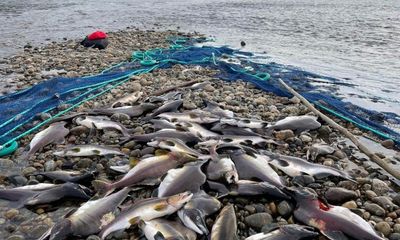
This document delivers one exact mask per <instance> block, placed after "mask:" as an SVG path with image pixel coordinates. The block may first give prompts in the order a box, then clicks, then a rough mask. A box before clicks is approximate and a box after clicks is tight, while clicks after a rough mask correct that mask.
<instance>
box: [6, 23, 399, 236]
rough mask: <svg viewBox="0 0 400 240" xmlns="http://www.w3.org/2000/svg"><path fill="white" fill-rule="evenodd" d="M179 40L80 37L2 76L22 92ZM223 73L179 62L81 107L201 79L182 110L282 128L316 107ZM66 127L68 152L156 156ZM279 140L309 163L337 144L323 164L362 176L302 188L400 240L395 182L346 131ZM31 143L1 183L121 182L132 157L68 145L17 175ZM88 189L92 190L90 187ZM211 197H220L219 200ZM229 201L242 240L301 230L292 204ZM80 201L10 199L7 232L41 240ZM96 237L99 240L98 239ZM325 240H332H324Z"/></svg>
mask: <svg viewBox="0 0 400 240" xmlns="http://www.w3.org/2000/svg"><path fill="white" fill-rule="evenodd" d="M178 34H181V33H177V32H174V31H168V32H153V31H138V30H128V31H117V32H113V33H110V34H109V37H110V42H111V44H110V46H109V47H108V48H107V49H106V50H104V51H99V50H96V49H85V48H82V47H81V46H79V45H77V43H78V42H79V41H76V40H66V41H63V42H59V43H52V44H50V45H47V46H43V47H38V48H36V47H35V46H26V47H25V50H24V52H23V53H21V54H19V55H16V56H13V57H10V58H8V59H6V60H5V61H3V62H2V63H3V66H2V68H1V70H0V74H1V75H7V74H8V75H9V76H11V77H10V78H11V80H10V81H9V82H8V83H7V86H6V88H5V89H4V90H3V91H4V92H9V91H12V90H13V89H23V88H25V87H28V86H31V85H33V84H35V83H38V82H40V81H43V80H46V79H49V78H51V77H54V76H69V77H73V76H82V75H88V74H95V73H98V72H100V71H101V70H103V69H105V68H107V67H109V66H111V65H113V64H115V63H118V62H121V61H125V60H129V59H130V57H131V53H132V51H133V50H147V49H150V48H157V47H167V46H168V43H167V42H166V41H165V39H166V38H167V37H169V36H171V35H178ZM189 36H190V35H189ZM214 76H215V71H213V70H210V69H207V68H202V67H197V66H184V65H175V66H174V67H172V68H170V69H159V70H155V71H154V72H151V73H147V74H143V75H139V76H135V77H133V78H132V79H131V81H129V82H127V83H126V84H124V85H121V86H119V87H117V88H116V89H113V90H112V91H111V92H110V93H108V94H105V95H103V96H101V97H99V98H97V99H95V100H93V101H90V102H87V103H85V104H84V105H82V106H81V107H79V108H78V109H76V112H82V111H86V110H88V109H94V108H99V107H103V106H108V105H109V104H111V103H113V102H115V100H116V99H119V98H121V97H123V96H124V95H126V94H127V93H131V92H136V91H140V92H142V93H143V96H142V97H141V99H140V100H139V103H140V101H141V100H143V99H145V98H146V97H148V96H152V95H153V94H154V93H155V92H156V91H158V90H162V89H166V88H168V87H172V86H177V85H179V84H182V83H185V82H188V81H191V80H199V81H200V82H209V83H208V84H206V85H205V86H203V87H202V88H200V89H190V88H184V89H179V91H181V92H182V98H183V106H182V110H185V111H187V110H194V109H199V108H204V101H205V100H207V101H212V102H216V103H218V105H219V106H221V107H222V108H224V109H227V110H231V111H232V112H234V113H235V115H236V116H238V117H245V118H253V119H261V120H264V121H268V122H274V121H277V120H279V119H283V118H285V117H287V116H298V115H304V114H309V110H308V109H307V108H306V107H305V106H304V105H303V104H301V103H300V102H299V100H298V99H296V98H293V99H288V98H283V97H277V96H275V95H273V94H269V93H265V92H262V91H260V90H258V89H256V88H254V87H253V86H252V85H250V84H248V83H244V82H233V83H227V82H223V81H221V80H219V79H216V78H215V77H214ZM41 117H42V118H46V117H48V116H45V115H43V116H41ZM112 119H113V120H115V121H118V122H120V123H121V124H123V125H124V126H125V127H127V128H129V129H133V132H134V134H143V133H148V132H152V131H153V129H152V127H151V124H149V123H146V122H143V121H142V120H141V118H140V117H139V118H136V117H132V118H129V117H126V116H125V115H121V114H120V115H115V116H112ZM337 122H340V123H341V124H342V125H343V126H346V127H347V128H348V129H349V130H351V131H352V133H353V134H356V135H362V134H366V133H363V132H362V131H360V130H358V129H357V128H355V127H354V126H352V125H350V124H346V123H343V122H342V121H339V120H337ZM67 128H68V129H70V134H69V135H68V136H67V139H66V143H65V144H64V145H69V144H88V143H91V144H100V145H108V146H113V147H117V148H119V149H120V150H121V151H122V152H124V153H126V154H128V155H129V157H130V158H141V157H143V156H145V155H147V154H154V153H155V150H156V149H154V148H153V147H149V146H147V145H146V143H139V142H135V141H131V142H128V143H126V144H124V145H123V146H119V144H118V143H119V142H120V135H119V134H117V133H116V132H113V131H106V132H105V133H104V134H102V132H101V131H97V132H96V134H94V135H90V136H91V137H90V139H89V138H88V135H89V131H88V129H86V128H83V127H79V126H77V125H76V124H75V123H73V122H68V124H67ZM273 136H274V139H275V140H277V141H283V142H285V143H286V144H285V145H282V146H279V147H276V146H269V149H270V150H271V151H273V152H276V153H280V154H285V155H291V156H297V157H302V158H306V154H307V150H308V149H309V148H310V147H311V146H313V145H314V144H317V143H320V141H321V139H323V140H325V141H326V142H328V143H330V145H331V146H333V147H334V151H333V152H330V153H329V154H325V155H321V156H319V157H317V158H316V160H315V162H317V163H320V164H322V165H325V166H332V167H335V168H338V169H340V170H344V171H346V172H349V174H350V175H351V176H353V177H357V182H356V183H354V182H351V181H348V180H343V179H337V178H333V179H329V180H328V179H323V180H318V179H315V178H313V177H304V178H300V179H297V180H296V181H299V180H301V181H302V182H301V184H302V185H303V186H307V187H309V188H311V189H314V190H315V192H317V193H318V194H319V196H321V197H325V198H326V199H327V201H328V202H329V203H334V204H335V205H343V206H345V207H347V208H350V209H352V211H353V212H355V213H356V214H358V215H360V216H361V217H362V218H364V219H365V220H367V221H370V222H371V223H373V224H374V225H375V224H376V225H375V228H376V229H377V230H378V231H380V232H382V233H383V234H385V236H386V237H390V239H400V217H399V216H400V210H399V209H398V205H400V195H399V194H396V191H395V190H394V189H395V187H394V186H393V183H392V182H391V181H390V180H389V177H388V176H387V175H385V174H382V172H380V171H378V170H377V169H376V167H375V166H374V165H373V164H372V163H370V162H369V161H366V160H365V159H364V156H362V154H359V153H358V151H357V150H356V149H355V148H354V147H352V146H351V145H350V144H349V143H348V141H346V140H345V139H344V137H343V136H341V135H340V133H338V132H336V131H335V130H332V129H331V128H330V127H329V126H327V125H324V124H323V125H322V126H321V127H320V128H319V129H316V130H312V131H310V132H309V133H300V134H298V133H295V132H293V131H291V130H282V131H277V132H276V133H275V134H274V135H273ZM32 137H33V135H30V136H28V137H25V138H24V139H22V140H21V141H20V146H21V147H20V149H19V150H18V151H17V153H16V154H15V155H14V156H12V157H9V158H3V159H1V165H0V166H4V167H3V168H2V169H1V171H2V172H1V175H2V176H3V177H2V182H1V184H2V185H4V187H7V188H10V187H16V186H23V185H27V184H36V183H42V182H46V181H48V180H46V179H45V178H43V177H42V176H40V175H35V173H36V172H43V171H53V170H61V169H71V168H72V169H73V170H79V171H85V170H88V169H91V170H93V169H94V170H96V171H97V172H98V175H97V177H96V178H97V179H107V180H113V179H115V178H116V175H115V173H113V172H111V171H110V170H109V167H110V166H113V165H118V164H121V163H126V162H127V161H129V160H128V159H126V158H124V157H113V158H104V157H98V156H96V157H83V158H76V157H74V158H62V157H55V156H54V155H53V152H54V151H55V150H58V149H61V148H62V145H49V146H47V147H45V148H44V149H43V150H42V151H40V152H39V153H37V154H36V155H35V156H33V157H31V158H30V159H29V161H28V162H26V164H24V166H23V168H22V169H21V172H20V173H19V174H16V175H15V171H11V170H12V169H19V166H17V165H16V164H15V162H13V161H12V160H15V158H16V156H19V155H20V154H21V152H22V151H23V148H25V147H26V146H28V144H29V142H30V141H31V139H32ZM397 155H398V153H397ZM10 160H11V161H10ZM10 172H12V173H13V176H12V177H10V178H7V175H8V174H9V173H10ZM279 174H280V175H281V176H282V177H283V178H284V179H285V182H287V184H288V186H293V185H294V181H293V179H292V178H290V177H288V176H286V175H285V174H283V173H282V172H279ZM85 185H86V186H88V187H89V188H92V186H91V184H90V183H89V182H88V183H85ZM153 190H154V188H153V187H149V188H146V189H144V190H140V191H137V192H132V194H131V198H132V200H136V199H143V198H148V197H150V196H151V194H152V191H153ZM212 193H213V192H212V191H211V192H210V194H212ZM220 200H221V202H222V203H223V204H224V205H226V204H228V203H232V204H234V207H235V211H236V216H237V219H238V235H239V236H240V238H241V239H244V238H245V237H247V236H250V235H252V234H254V233H257V232H260V231H267V230H268V229H271V228H273V227H274V226H275V225H276V224H288V223H293V222H296V223H298V222H297V221H296V220H295V219H294V218H293V210H294V205H293V203H292V202H290V201H286V200H284V201H282V200H274V199H272V198H268V197H265V196H261V197H224V198H221V199H220ZM79 204H80V203H79V202H76V201H65V202H58V203H57V204H55V205H52V204H45V205H40V206H35V207H33V208H30V209H29V210H28V209H25V208H21V209H18V210H17V209H12V208H9V207H8V206H7V202H6V201H1V202H0V206H1V212H2V213H3V216H1V217H0V231H1V235H2V236H4V238H5V239H7V238H9V239H35V238H37V237H39V236H40V235H41V234H42V233H44V232H45V231H46V230H47V229H48V228H49V227H50V226H52V225H53V224H54V223H55V222H57V221H59V219H60V218H61V216H62V215H64V214H65V213H66V212H68V211H69V210H70V209H71V208H74V207H77V206H79ZM215 217H216V215H212V216H210V217H209V218H207V219H206V223H207V226H208V227H209V228H210V229H211V227H212V225H213V223H214V221H215ZM137 233H138V232H137V230H129V231H125V232H120V233H117V235H116V238H117V239H136V238H135V237H136V236H137ZM91 239H97V238H96V237H95V236H92V237H91ZM318 239H323V237H320V238H318Z"/></svg>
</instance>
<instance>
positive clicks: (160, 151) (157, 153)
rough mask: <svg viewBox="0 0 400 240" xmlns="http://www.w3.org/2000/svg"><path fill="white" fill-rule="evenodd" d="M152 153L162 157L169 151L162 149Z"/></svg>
mask: <svg viewBox="0 0 400 240" xmlns="http://www.w3.org/2000/svg"><path fill="white" fill-rule="evenodd" d="M154 153H155V155H156V156H162V155H165V154H168V153H169V151H167V150H164V149H157V150H156V151H155V152H154Z"/></svg>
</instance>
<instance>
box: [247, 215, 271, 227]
mask: <svg viewBox="0 0 400 240" xmlns="http://www.w3.org/2000/svg"><path fill="white" fill-rule="evenodd" d="M244 221H245V223H246V225H248V226H250V227H253V228H256V229H261V228H262V227H263V226H264V225H266V224H268V223H272V221H273V218H272V216H271V215H270V214H269V213H255V214H252V215H250V216H248V217H246V218H245V219H244Z"/></svg>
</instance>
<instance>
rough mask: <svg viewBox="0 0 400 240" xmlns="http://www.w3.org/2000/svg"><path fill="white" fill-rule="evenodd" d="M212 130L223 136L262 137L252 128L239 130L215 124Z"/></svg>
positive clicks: (226, 125)
mask: <svg viewBox="0 0 400 240" xmlns="http://www.w3.org/2000/svg"><path fill="white" fill-rule="evenodd" d="M211 130H212V131H214V132H215V131H216V132H221V133H222V134H223V135H239V136H261V135H260V134H258V133H255V132H253V131H251V129H250V128H238V127H235V126H231V125H228V124H222V123H217V124H215V125H214V126H213V127H212V128H211Z"/></svg>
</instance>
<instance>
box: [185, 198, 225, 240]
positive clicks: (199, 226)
mask: <svg viewBox="0 0 400 240" xmlns="http://www.w3.org/2000/svg"><path fill="white" fill-rule="evenodd" d="M221 206H222V204H221V202H220V201H218V199H216V198H215V197H211V196H210V195H208V194H207V193H205V192H204V191H199V192H197V193H195V194H194V195H193V197H192V199H191V200H190V201H189V202H188V203H186V204H185V206H184V207H183V208H182V209H180V210H179V211H178V216H179V219H180V220H181V221H182V223H183V224H184V225H185V226H186V227H188V228H190V229H192V230H193V231H195V232H197V233H198V234H204V235H208V234H209V230H208V229H207V225H206V223H205V217H206V216H209V215H211V214H213V213H215V212H217V211H218V210H219V209H220V208H221Z"/></svg>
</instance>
